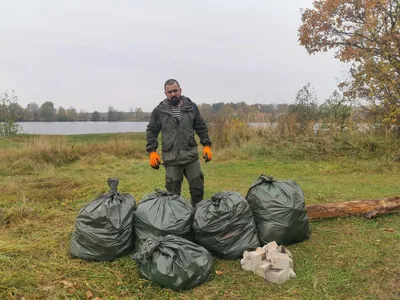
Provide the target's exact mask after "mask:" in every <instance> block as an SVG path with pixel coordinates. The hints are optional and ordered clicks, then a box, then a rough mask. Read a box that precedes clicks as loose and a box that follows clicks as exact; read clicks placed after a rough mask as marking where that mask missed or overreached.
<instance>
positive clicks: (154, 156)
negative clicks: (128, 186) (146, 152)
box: [150, 151, 161, 170]
mask: <svg viewBox="0 0 400 300" xmlns="http://www.w3.org/2000/svg"><path fill="white" fill-rule="evenodd" d="M160 163H161V158H160V156H159V155H158V153H157V152H155V151H153V152H150V166H151V167H152V168H153V169H156V170H157V169H158V168H160Z"/></svg>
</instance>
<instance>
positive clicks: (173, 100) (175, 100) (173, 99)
mask: <svg viewBox="0 0 400 300" xmlns="http://www.w3.org/2000/svg"><path fill="white" fill-rule="evenodd" d="M178 104H179V98H178V97H176V96H173V97H172V98H171V105H172V106H177V105H178Z"/></svg>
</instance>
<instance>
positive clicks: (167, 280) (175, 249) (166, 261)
mask: <svg viewBox="0 0 400 300" xmlns="http://www.w3.org/2000/svg"><path fill="white" fill-rule="evenodd" d="M133 259H134V260H135V261H136V263H137V264H138V267H139V272H140V274H141V275H142V276H143V277H145V278H146V279H148V280H151V281H153V282H155V283H157V284H159V285H161V286H164V287H167V288H170V289H172V290H174V291H180V290H187V289H190V288H193V287H195V286H197V285H200V284H202V283H204V282H206V281H208V280H209V279H210V278H211V277H212V268H213V258H212V256H211V254H210V253H209V252H208V251H207V250H206V249H204V248H203V247H201V246H199V245H197V244H195V243H193V242H190V241H188V240H186V239H184V238H181V237H178V236H175V235H166V236H164V237H152V236H150V237H149V238H148V239H147V241H146V242H145V243H144V244H143V248H142V250H141V251H140V252H137V253H135V254H134V255H133Z"/></svg>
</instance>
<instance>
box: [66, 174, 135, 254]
mask: <svg viewBox="0 0 400 300" xmlns="http://www.w3.org/2000/svg"><path fill="white" fill-rule="evenodd" d="M108 185H109V186H110V192H109V193H107V194H104V195H102V196H100V197H99V198H97V199H95V200H93V201H91V202H90V203H88V204H87V205H86V206H85V207H83V208H82V209H81V210H80V212H79V214H78V216H77V218H76V224H75V231H74V232H73V233H72V237H71V243H70V249H69V251H70V254H71V256H72V257H79V258H83V259H87V260H104V261H111V260H114V259H115V258H117V257H120V256H122V255H126V254H128V253H130V252H131V251H132V250H133V245H134V240H133V212H134V210H135V208H136V201H135V199H134V197H133V196H132V195H130V194H123V193H120V192H118V191H117V187H118V178H116V179H111V178H109V179H108Z"/></svg>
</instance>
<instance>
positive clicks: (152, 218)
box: [133, 189, 194, 252]
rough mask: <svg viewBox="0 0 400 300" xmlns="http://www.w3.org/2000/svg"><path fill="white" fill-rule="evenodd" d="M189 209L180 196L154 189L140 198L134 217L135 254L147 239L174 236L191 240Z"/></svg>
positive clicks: (191, 208) (190, 215)
mask: <svg viewBox="0 0 400 300" xmlns="http://www.w3.org/2000/svg"><path fill="white" fill-rule="evenodd" d="M193 214H194V210H193V207H192V205H191V204H190V203H189V202H188V201H186V200H185V198H183V197H182V196H181V195H177V194H171V193H169V192H166V191H161V190H159V189H157V190H156V191H155V192H153V193H150V194H147V195H145V196H143V198H142V199H141V200H140V202H139V203H138V206H137V209H136V211H135V213H134V216H133V224H134V231H135V252H137V251H140V250H141V247H142V245H143V243H144V242H145V241H146V240H147V239H148V237H149V236H154V237H157V236H165V235H167V234H173V235H177V236H180V237H183V238H185V239H188V240H191V241H192V240H193V231H192V222H193Z"/></svg>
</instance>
